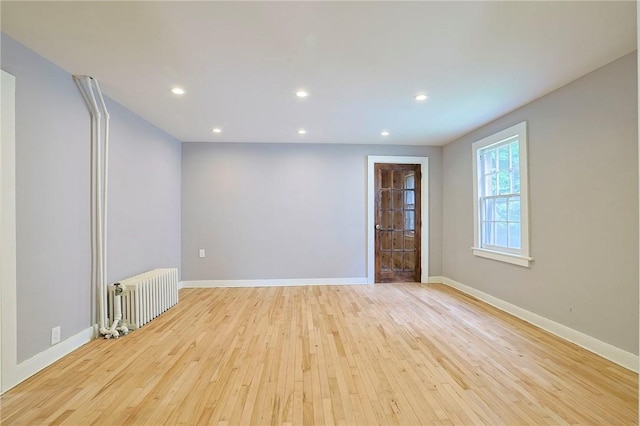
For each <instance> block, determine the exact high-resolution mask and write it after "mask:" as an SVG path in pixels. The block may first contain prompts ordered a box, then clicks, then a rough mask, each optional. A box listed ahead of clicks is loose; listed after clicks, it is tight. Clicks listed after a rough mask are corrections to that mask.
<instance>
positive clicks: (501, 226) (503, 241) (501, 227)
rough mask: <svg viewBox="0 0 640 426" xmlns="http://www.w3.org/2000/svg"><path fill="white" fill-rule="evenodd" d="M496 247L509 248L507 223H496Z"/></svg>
mask: <svg viewBox="0 0 640 426" xmlns="http://www.w3.org/2000/svg"><path fill="white" fill-rule="evenodd" d="M495 245H497V246H501V247H507V223H506V222H496V243H495Z"/></svg>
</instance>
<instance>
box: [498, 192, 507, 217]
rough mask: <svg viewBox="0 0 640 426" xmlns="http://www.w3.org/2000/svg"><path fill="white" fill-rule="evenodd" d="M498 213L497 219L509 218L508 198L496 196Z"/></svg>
mask: <svg viewBox="0 0 640 426" xmlns="http://www.w3.org/2000/svg"><path fill="white" fill-rule="evenodd" d="M495 205H496V214H495V220H501V221H505V222H506V220H507V199H506V198H496V199H495Z"/></svg>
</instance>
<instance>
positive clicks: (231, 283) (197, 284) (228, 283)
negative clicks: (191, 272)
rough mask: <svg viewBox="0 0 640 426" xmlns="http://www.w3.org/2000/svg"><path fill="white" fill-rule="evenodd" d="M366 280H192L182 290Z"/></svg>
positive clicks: (362, 281)
mask: <svg viewBox="0 0 640 426" xmlns="http://www.w3.org/2000/svg"><path fill="white" fill-rule="evenodd" d="M363 284H368V281H367V278H309V279H297V278H294V279H282V280H278V279H269V280H194V281H182V287H183V288H209V287H293V286H308V285H363Z"/></svg>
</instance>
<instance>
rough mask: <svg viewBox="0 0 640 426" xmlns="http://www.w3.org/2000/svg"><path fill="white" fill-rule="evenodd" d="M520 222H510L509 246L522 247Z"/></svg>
mask: <svg viewBox="0 0 640 426" xmlns="http://www.w3.org/2000/svg"><path fill="white" fill-rule="evenodd" d="M520 246H521V243H520V224H519V223H510V224H509V248H513V249H520V248H521V247H520Z"/></svg>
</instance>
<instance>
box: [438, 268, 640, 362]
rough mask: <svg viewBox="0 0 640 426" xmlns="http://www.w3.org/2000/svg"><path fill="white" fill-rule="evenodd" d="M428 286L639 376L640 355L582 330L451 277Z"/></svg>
mask: <svg viewBox="0 0 640 426" xmlns="http://www.w3.org/2000/svg"><path fill="white" fill-rule="evenodd" d="M429 283H442V284H445V285H447V286H449V287H451V288H455V289H456V290H459V291H461V292H462V293H465V294H467V295H469V296H472V297H475V298H476V299H478V300H481V301H483V302H485V303H487V304H489V305H491V306H493V307H495V308H498V309H500V310H501V311H503V312H506V313H508V314H511V315H513V316H515V317H518V318H520V319H521V320H524V321H526V322H528V323H530V324H533V325H535V326H536V327H539V328H541V329H543V330H545V331H547V332H549V333H551V334H554V335H556V336H558V337H560V338H562V339H564V340H567V341H569V342H571V343H575V344H576V345H578V346H580V347H582V348H584V349H586V350H588V351H590V352H593V353H594V354H596V355H599V356H601V357H603V358H606V359H608V360H609V361H611V362H614V363H616V364H618V365H620V366H622V367H624V368H626V369H628V370H631V371H634V372H636V373H637V372H638V363H639V362H640V358H639V357H638V355H635V354H633V353H631V352H627V351H625V350H623V349H620V348H618V347H616V346H613V345H610V344H609V343H605V342H603V341H601V340H598V339H596V338H594V337H591V336H588V335H586V334H584V333H582V332H580V331H577V330H574V329H573V328H570V327H567V326H566V325H562V324H560V323H557V322H555V321H552V320H550V319H548V318H545V317H542V316H540V315H538V314H534V313H533V312H530V311H527V310H526V309H523V308H521V307H519V306H516V305H513V304H511V303H509V302H506V301H504V300H502V299H499V298H497V297H494V296H491V295H490V294H487V293H484V292H482V291H480V290H477V289H475V288H473V287H469V286H468V285H465V284H462V283H459V282H457V281H455V280H452V279H450V278H447V277H433V280H432V279H431V278H430V279H429Z"/></svg>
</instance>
